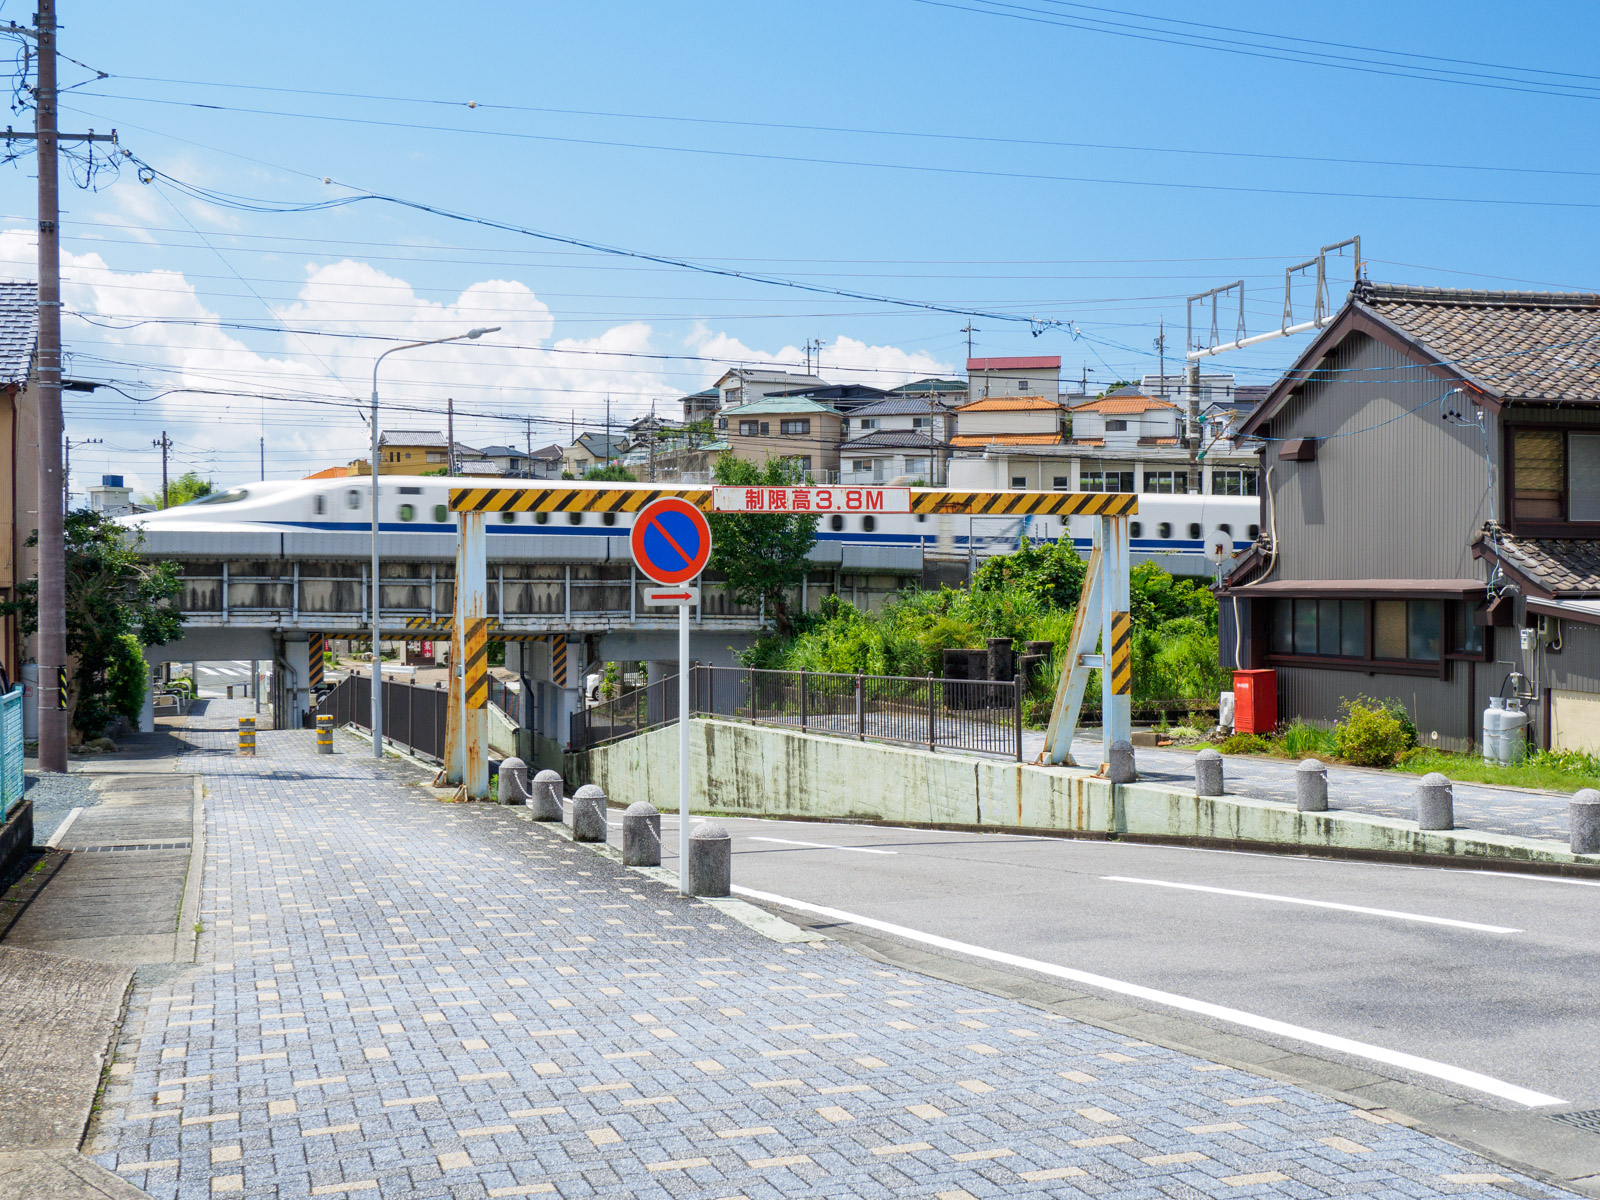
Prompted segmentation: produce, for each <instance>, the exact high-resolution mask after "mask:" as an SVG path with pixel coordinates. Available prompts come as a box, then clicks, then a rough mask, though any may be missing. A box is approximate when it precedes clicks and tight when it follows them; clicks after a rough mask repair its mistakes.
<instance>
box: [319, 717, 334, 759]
mask: <svg viewBox="0 0 1600 1200" xmlns="http://www.w3.org/2000/svg"><path fill="white" fill-rule="evenodd" d="M317 753H318V754H332V753H333V714H332V713H318V714H317Z"/></svg>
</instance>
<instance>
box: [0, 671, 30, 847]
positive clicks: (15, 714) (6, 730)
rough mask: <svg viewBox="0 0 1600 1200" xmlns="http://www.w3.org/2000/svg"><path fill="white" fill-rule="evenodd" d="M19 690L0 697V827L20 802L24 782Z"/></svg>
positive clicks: (20, 694)
mask: <svg viewBox="0 0 1600 1200" xmlns="http://www.w3.org/2000/svg"><path fill="white" fill-rule="evenodd" d="M24 753H25V751H24V750H23V746H22V688H20V687H14V688H12V689H11V690H10V691H9V692H7V693H6V694H5V695H3V696H0V824H4V823H5V820H6V818H7V817H8V816H10V814H11V806H12V805H13V804H15V803H16V802H17V801H18V800H21V799H22V793H23V792H24V791H26V790H27V781H26V780H25V779H24V778H23V775H22V756H23V754H24Z"/></svg>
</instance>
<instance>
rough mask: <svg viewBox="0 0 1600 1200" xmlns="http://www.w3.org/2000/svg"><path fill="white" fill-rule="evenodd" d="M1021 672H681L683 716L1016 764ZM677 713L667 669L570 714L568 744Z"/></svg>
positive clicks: (582, 746) (620, 733) (591, 741)
mask: <svg viewBox="0 0 1600 1200" xmlns="http://www.w3.org/2000/svg"><path fill="white" fill-rule="evenodd" d="M1024 691H1025V686H1024V683H1023V680H1022V677H1021V676H1018V677H1017V678H1016V679H1013V680H1011V681H1009V682H994V681H990V680H982V679H974V680H967V679H941V678H938V677H934V676H928V677H925V678H920V679H919V678H916V677H908V676H898V675H835V674H825V673H822V672H814V671H765V670H759V669H756V668H750V667H711V666H696V667H692V668H690V677H689V696H690V712H691V715H693V716H698V717H719V718H722V719H725V720H733V721H748V722H751V723H753V724H757V725H776V726H781V727H784V728H788V729H798V730H801V731H802V732H805V733H820V734H825V735H828V736H831V737H848V738H855V739H857V740H859V741H875V742H892V743H894V744H896V745H902V746H923V747H926V748H927V749H929V750H968V751H974V752H976V753H979V754H995V755H1004V756H1006V757H1008V758H1012V757H1014V758H1015V759H1016V760H1017V761H1019V762H1020V761H1021V760H1022V699H1023V694H1024ZM677 718H678V677H677V676H676V675H673V676H671V677H669V678H667V679H662V680H659V681H657V682H656V683H652V684H650V685H649V686H647V687H642V688H638V689H636V690H634V691H632V692H629V693H628V694H627V695H624V696H619V697H617V698H616V699H614V700H608V701H604V702H602V703H601V704H598V705H595V706H594V707H593V708H590V709H587V710H585V711H584V712H581V713H574V714H573V715H572V724H571V747H572V749H573V750H587V749H589V748H590V747H592V746H600V745H604V744H605V743H607V742H612V741H616V740H617V739H619V738H624V737H631V736H633V735H634V734H636V733H643V732H645V731H646V730H649V729H654V728H656V727H657V726H660V725H665V724H667V723H669V722H671V721H675V720H677Z"/></svg>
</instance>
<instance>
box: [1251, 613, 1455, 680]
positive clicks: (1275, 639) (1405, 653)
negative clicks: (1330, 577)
mask: <svg viewBox="0 0 1600 1200" xmlns="http://www.w3.org/2000/svg"><path fill="white" fill-rule="evenodd" d="M1453 607H1454V608H1456V609H1467V613H1466V619H1467V620H1468V621H1470V620H1471V611H1470V606H1468V605H1454V606H1453ZM1456 619H1457V620H1459V617H1457V618H1456ZM1444 623H1445V605H1444V601H1442V600H1331V599H1322V598H1312V597H1295V598H1294V599H1292V600H1291V599H1282V600H1275V601H1273V605H1272V614H1271V634H1270V638H1269V640H1268V646H1269V648H1270V650H1271V652H1272V653H1273V654H1275V655H1284V656H1293V657H1297V658H1343V659H1350V660H1352V661H1353V662H1357V663H1361V664H1365V665H1378V664H1382V663H1418V664H1437V663H1440V662H1441V660H1442V659H1443V658H1444V657H1445V649H1444ZM1369 628H1370V630H1371V652H1370V654H1369V652H1368V629H1369ZM1478 639H1479V640H1478V646H1479V649H1478V650H1475V651H1474V650H1468V649H1467V648H1466V646H1465V645H1463V647H1462V649H1461V650H1459V651H1457V650H1455V649H1454V647H1452V651H1451V653H1452V654H1453V655H1454V654H1458V653H1459V654H1460V655H1462V656H1467V655H1471V654H1477V653H1481V646H1482V633H1481V631H1480V632H1479V635H1478Z"/></svg>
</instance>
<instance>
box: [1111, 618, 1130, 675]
mask: <svg viewBox="0 0 1600 1200" xmlns="http://www.w3.org/2000/svg"><path fill="white" fill-rule="evenodd" d="M1110 658H1111V692H1112V694H1113V695H1116V696H1131V695H1133V617H1132V616H1131V615H1130V614H1128V613H1125V612H1114V613H1112V614H1111V655H1110Z"/></svg>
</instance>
